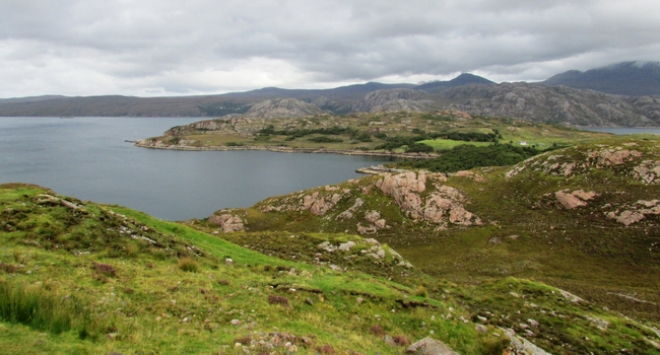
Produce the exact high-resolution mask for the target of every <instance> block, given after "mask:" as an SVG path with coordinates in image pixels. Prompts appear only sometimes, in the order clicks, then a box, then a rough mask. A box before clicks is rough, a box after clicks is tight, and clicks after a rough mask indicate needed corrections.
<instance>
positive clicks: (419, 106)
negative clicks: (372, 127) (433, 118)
mask: <svg viewBox="0 0 660 355" xmlns="http://www.w3.org/2000/svg"><path fill="white" fill-rule="evenodd" d="M432 103H433V101H431V100H429V95H428V94H427V93H425V92H423V91H419V90H413V89H387V90H378V91H374V92H370V93H368V94H366V95H365V96H364V98H363V99H362V100H360V101H359V102H357V103H356V104H355V105H353V107H352V109H353V111H358V112H400V111H408V112H423V111H428V110H429V109H430V107H431V105H432Z"/></svg>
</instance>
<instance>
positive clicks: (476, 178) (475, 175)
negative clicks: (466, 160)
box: [454, 170, 486, 182]
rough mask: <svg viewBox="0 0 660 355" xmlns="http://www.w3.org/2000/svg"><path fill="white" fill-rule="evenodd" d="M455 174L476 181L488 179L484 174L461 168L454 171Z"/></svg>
mask: <svg viewBox="0 0 660 355" xmlns="http://www.w3.org/2000/svg"><path fill="white" fill-rule="evenodd" d="M454 176H456V177H460V178H465V179H469V180H474V181H475V182H484V181H486V179H485V178H484V176H483V175H481V174H479V173H476V172H474V171H472V170H461V171H457V172H455V173H454Z"/></svg>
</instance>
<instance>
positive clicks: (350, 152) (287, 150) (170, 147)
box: [134, 140, 438, 159]
mask: <svg viewBox="0 0 660 355" xmlns="http://www.w3.org/2000/svg"><path fill="white" fill-rule="evenodd" d="M134 145H135V146H136V147H141V148H150V149H168V150H186V151H229V150H261V151H270V152H277V153H310V154H342V155H362V156H376V157H388V158H397V159H429V158H435V157H437V156H438V154H435V153H393V152H385V151H379V152H375V151H364V150H338V149H325V148H290V147H268V146H234V147H227V146H214V147H195V146H189V145H164V144H162V143H161V144H157V145H153V144H149V143H147V142H146V141H145V140H137V141H135V144H134Z"/></svg>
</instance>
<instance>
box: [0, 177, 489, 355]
mask: <svg viewBox="0 0 660 355" xmlns="http://www.w3.org/2000/svg"><path fill="white" fill-rule="evenodd" d="M45 195H48V196H45ZM0 204H1V206H0V211H2V212H1V213H2V216H3V218H2V224H1V225H0V228H1V232H0V243H1V244H0V245H1V246H0V248H1V249H0V322H1V323H0V349H2V353H7V354H14V353H15V354H18V353H21V354H25V353H28V354H30V353H35V354H36V353H59V354H97V353H108V352H119V353H123V354H162V353H180V354H184V353H189V354H209V353H219V352H220V353H222V354H243V353H244V349H247V350H249V351H251V352H255V353H260V352H266V353H269V352H275V353H277V354H283V353H286V352H287V351H290V352H296V353H300V354H313V353H316V352H321V353H333V352H334V353H337V354H350V353H353V354H354V353H373V352H374V351H378V352H380V353H383V354H385V353H393V352H400V351H402V350H403V349H404V347H403V346H404V344H405V343H407V342H409V341H415V340H417V339H420V338H423V337H425V336H427V335H429V334H431V333H432V334H433V336H434V337H435V338H436V339H441V340H443V341H444V342H446V343H447V344H448V345H449V346H451V347H453V348H454V349H456V350H457V351H460V352H461V353H465V354H468V353H475V354H478V353H482V352H483V351H484V343H488V341H490V342H491V343H492V340H488V339H489V338H488V337H487V336H485V335H481V334H478V333H477V332H476V331H475V330H474V325H473V324H471V323H470V324H468V323H464V322H456V321H455V319H447V318H445V317H442V315H443V314H453V315H454V316H455V317H464V318H466V319H467V318H469V314H468V313H467V311H466V310H464V309H462V308H461V307H460V306H458V305H457V304H456V303H455V301H453V300H452V299H448V298H445V299H442V298H440V299H437V300H436V299H433V298H429V297H428V295H427V294H426V293H424V292H418V291H416V289H414V288H412V285H405V284H400V283H394V282H392V281H388V280H387V279H386V278H383V277H375V276H371V275H369V274H366V273H363V272H360V271H357V270H348V271H335V270H332V269H330V268H329V267H327V266H326V267H324V266H315V265H311V264H304V263H298V262H292V261H284V260H281V259H278V258H275V257H269V256H267V255H264V254H261V253H257V252H254V251H251V250H248V249H245V248H242V247H239V246H237V245H235V244H232V243H229V242H227V241H224V240H222V239H220V238H217V237H213V236H211V235H209V234H205V233H202V232H200V231H197V230H194V229H192V228H190V227H187V226H183V225H180V224H176V223H171V222H164V221H160V220H157V219H155V218H152V217H149V216H147V215H145V214H142V213H139V212H135V211H132V210H129V209H126V208H121V207H116V206H101V205H97V204H94V203H90V202H85V203H83V202H81V201H78V200H75V199H70V198H66V197H62V196H58V195H56V194H54V193H53V192H51V191H47V190H43V189H40V188H38V187H34V186H24V185H13V186H7V185H5V186H2V187H1V188H0ZM147 238H148V239H147ZM356 240H357V239H356ZM228 258H231V259H232V261H233V262H232V263H228V262H227V261H226V259H228ZM385 334H388V335H391V336H392V337H393V338H395V339H397V341H399V343H400V345H398V346H394V347H393V346H391V345H388V344H386V343H385V342H383V340H382V339H383V336H384V335H385ZM237 343H238V344H237ZM287 343H288V344H287ZM488 344H490V343H488Z"/></svg>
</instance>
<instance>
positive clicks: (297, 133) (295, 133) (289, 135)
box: [257, 125, 372, 143]
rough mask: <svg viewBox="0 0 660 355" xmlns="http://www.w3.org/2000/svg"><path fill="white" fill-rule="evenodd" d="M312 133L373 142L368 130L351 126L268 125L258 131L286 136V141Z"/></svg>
mask: <svg viewBox="0 0 660 355" xmlns="http://www.w3.org/2000/svg"><path fill="white" fill-rule="evenodd" d="M311 134H321V135H324V136H338V135H349V136H350V137H351V139H355V140H357V141H360V142H371V141H372V139H371V135H370V134H369V133H367V132H361V131H359V130H357V129H355V128H351V127H330V128H315V129H293V130H288V131H287V130H279V131H278V130H276V129H275V126H273V125H268V127H266V128H262V129H260V130H259V131H258V132H257V136H261V137H265V136H286V138H285V139H284V140H285V141H292V140H294V139H296V138H302V137H305V136H308V135H311ZM308 140H309V141H312V142H317V143H338V142H342V141H343V140H341V139H334V138H327V137H315V138H310V139H308Z"/></svg>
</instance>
